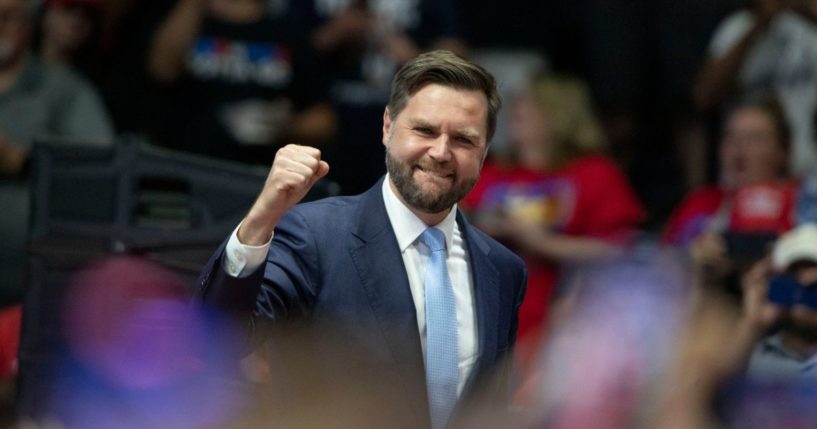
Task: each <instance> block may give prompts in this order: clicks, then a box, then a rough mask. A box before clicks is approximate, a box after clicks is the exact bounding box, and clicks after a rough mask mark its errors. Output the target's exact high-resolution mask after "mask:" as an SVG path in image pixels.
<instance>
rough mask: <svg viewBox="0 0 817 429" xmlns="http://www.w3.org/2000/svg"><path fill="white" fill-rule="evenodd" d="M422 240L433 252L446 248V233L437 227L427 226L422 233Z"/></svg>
mask: <svg viewBox="0 0 817 429" xmlns="http://www.w3.org/2000/svg"><path fill="white" fill-rule="evenodd" d="M420 241H422V242H423V244H425V245H426V246H428V248H429V249H431V251H432V252H437V251H440V250H445V234H443V232H442V231H440V230H439V229H437V228H434V227H431V228H426V230H425V231H423V233H422V234H420Z"/></svg>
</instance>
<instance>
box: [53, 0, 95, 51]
mask: <svg viewBox="0 0 817 429" xmlns="http://www.w3.org/2000/svg"><path fill="white" fill-rule="evenodd" d="M87 7H88V6H82V5H79V4H68V5H66V4H54V5H51V6H49V7H48V9H47V10H46V12H45V18H44V20H45V22H44V24H43V27H44V28H43V31H44V32H45V35H44V37H45V38H46V39H48V40H50V41H52V42H53V43H56V44H57V45H59V46H60V47H62V48H63V49H67V50H75V49H78V48H79V47H80V46H82V44H83V43H85V41H86V40H87V39H88V37H90V35H91V27H92V21H91V20H92V19H93V18H92V16H91V11H90V10H89V9H87Z"/></svg>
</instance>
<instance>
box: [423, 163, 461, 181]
mask: <svg viewBox="0 0 817 429" xmlns="http://www.w3.org/2000/svg"><path fill="white" fill-rule="evenodd" d="M414 169H415V170H416V171H420V172H422V173H423V174H425V175H426V176H429V177H433V178H436V179H444V180H453V178H454V173H452V172H449V171H439V170H428V169H425V168H423V167H421V166H419V165H417V166H415V167H414Z"/></svg>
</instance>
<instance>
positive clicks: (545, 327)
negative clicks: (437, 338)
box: [0, 0, 817, 428]
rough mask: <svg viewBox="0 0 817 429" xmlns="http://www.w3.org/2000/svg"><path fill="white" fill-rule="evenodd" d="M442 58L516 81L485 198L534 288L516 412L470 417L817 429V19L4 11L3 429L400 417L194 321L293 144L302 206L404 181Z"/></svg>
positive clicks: (573, 4) (73, 7)
mask: <svg viewBox="0 0 817 429" xmlns="http://www.w3.org/2000/svg"><path fill="white" fill-rule="evenodd" d="M437 48H442V49H449V50H452V51H454V52H456V53H458V54H460V55H463V56H466V57H468V58H470V59H472V60H474V61H476V62H477V63H479V64H481V65H482V66H483V67H485V68H486V69H488V70H489V71H490V72H491V73H493V74H494V75H495V76H496V77H497V79H498V83H499V90H500V92H501V94H502V96H503V100H504V108H503V110H502V112H501V114H500V117H499V121H498V128H497V133H496V136H495V137H494V140H493V142H492V143H491V146H490V153H489V156H488V159H487V160H486V162H485V166H484V168H483V174H482V177H481V179H480V181H479V183H478V184H477V185H476V187H475V188H474V190H473V191H472V193H471V194H470V195H468V196H467V197H466V199H465V200H463V201H462V202H461V204H460V208H461V209H462V210H463V211H464V212H465V213H466V214H467V216H469V218H470V219H471V220H472V221H473V222H474V223H475V224H476V225H477V226H479V227H480V228H481V229H483V230H484V231H486V232H487V233H489V234H491V235H492V236H494V237H496V238H497V239H498V240H500V241H502V242H503V243H505V244H506V245H507V246H509V247H510V248H511V249H513V250H514V251H515V252H517V253H518V254H520V255H521V256H522V257H523V258H524V259H525V261H526V263H527V265H528V270H529V277H530V278H529V284H528V293H527V296H526V299H525V302H524V304H523V307H522V309H521V312H520V331H519V340H518V345H517V350H516V352H517V353H516V356H515V358H514V359H515V362H514V365H515V366H516V367H517V368H518V371H519V377H518V380H519V383H518V386H517V387H516V390H515V394H514V399H513V406H512V408H511V413H510V414H507V413H501V414H491V413H490V412H487V411H480V410H483V409H487V410H490V409H491V407H484V408H480V407H478V406H475V407H474V409H473V412H472V413H471V414H472V415H471V417H472V418H471V420H468V417H467V416H468V415H469V413H468V412H465V413H464V415H465V416H466V420H464V421H465V422H466V423H465V426H466V427H554V428H556V427H558V428H562V427H564V428H585V427H587V428H591V427H610V428H615V427H660V426H661V425H664V426H672V427H679V428H683V427H706V426H707V425H712V426H713V427H717V426H718V425H720V426H726V427H764V428H765V427H786V428H796V427H813V426H814V422H815V421H817V416H815V415H814V412H813V411H808V410H810V409H812V408H813V407H811V408H809V407H808V406H806V405H807V404H809V403H813V401H812V399H813V398H814V394H815V393H814V387H813V386H812V385H811V382H812V381H813V380H814V378H813V377H814V375H815V374H817V369H815V368H817V354H815V353H817V319H815V317H817V316H815V314H817V313H814V312H815V311H817V298H815V297H813V295H817V294H815V290H817V278H815V277H814V269H815V267H816V266H817V238H815V236H814V231H813V229H812V227H813V224H814V223H815V222H817V143H815V134H814V129H815V125H816V123H817V109H816V108H815V107H817V1H814V0H754V1H752V0H573V1H569V2H566V1H552V0H539V1H532V0H506V1H502V2H498V1H488V0H474V1H465V0H368V1H367V0H151V1H134V0H39V1H36V0H0V378H2V382H0V402H2V407H3V408H2V409H0V417H2V418H0V426H2V425H14V424H16V425H19V426H20V427H29V426H33V427H97V426H99V427H174V428H180V427H243V426H247V427H259V425H262V426H263V425H264V424H268V425H272V426H275V423H274V422H275V421H278V422H286V424H285V425H284V426H285V427H347V426H348V427H353V426H354V427H366V426H371V427H388V426H389V424H388V422H389V421H390V420H389V419H390V418H397V417H395V416H390V415H389V406H388V403H389V401H393V400H397V399H396V398H397V397H399V392H395V391H394V390H393V389H394V387H393V386H381V385H378V383H377V377H376V374H357V373H354V374H342V375H343V376H340V375H338V374H337V373H335V372H332V370H331V369H327V366H326V362H323V361H322V360H321V359H312V358H311V355H310V351H312V350H313V348H312V347H314V344H313V342H328V343H329V344H330V345H331V347H333V348H336V351H337V352H338V353H346V352H349V350H352V347H350V346H349V345H346V344H342V342H338V341H337V340H336V339H334V340H329V339H328V338H326V336H325V333H307V334H304V335H303V336H298V335H292V334H281V333H278V334H279V335H283V336H284V337H285V338H284V339H281V340H280V341H282V342H283V343H284V344H285V346H282V345H280V344H278V345H275V344H266V345H264V346H262V347H260V348H258V349H256V352H255V353H254V354H252V355H251V356H250V357H248V358H244V359H243V360H242V361H241V363H240V364H239V363H236V359H237V358H236V356H241V355H243V354H244V352H245V351H246V350H247V348H246V345H245V344H240V343H241V338H242V335H243V334H242V332H241V331H242V330H241V326H234V325H233V323H232V322H231V321H228V320H225V318H224V317H225V316H223V315H216V314H209V313H207V311H206V310H205V309H200V308H198V307H196V306H190V305H188V304H187V302H188V301H189V299H190V297H191V296H192V293H193V291H194V288H195V284H194V283H195V278H196V276H197V274H198V271H199V269H200V267H201V266H202V265H203V263H204V262H205V261H206V260H207V258H208V257H209V255H210V253H211V252H212V251H213V250H214V249H215V247H216V246H217V245H218V244H219V243H220V242H221V240H223V239H224V238H225V237H226V236H227V234H228V233H229V232H230V231H231V230H232V229H233V228H234V227H235V225H236V224H237V222H238V221H240V219H241V218H242V216H243V214H244V212H245V210H247V208H248V207H249V206H250V204H251V203H252V201H253V199H254V197H255V195H256V193H257V192H258V191H259V190H260V188H261V185H262V184H263V180H264V178H265V176H266V173H267V169H268V167H269V165H270V163H271V161H272V159H273V156H274V154H275V151H276V150H277V149H278V148H280V147H281V146H282V145H284V144H287V143H291V142H296V143H300V144H308V145H312V146H316V147H318V148H320V149H321V150H322V154H323V157H324V158H325V159H326V160H327V161H328V162H329V164H330V165H331V171H330V173H329V176H328V177H327V178H326V179H325V180H323V181H321V182H320V183H319V184H318V185H317V186H316V187H315V188H314V189H313V191H312V193H311V194H310V195H309V196H308V197H307V198H308V199H315V198H321V197H325V196H331V195H349V194H356V193H359V192H361V191H363V190H365V189H367V188H368V187H369V186H371V185H372V184H373V183H374V182H375V181H376V180H377V179H378V178H379V177H381V176H382V175H383V174H384V173H385V165H384V155H385V154H384V150H383V146H382V143H381V129H382V115H383V108H384V106H385V104H386V102H387V100H388V95H389V84H390V80H391V78H392V76H393V73H394V72H395V71H396V69H397V68H398V67H399V66H400V64H401V63H403V62H405V61H406V60H408V59H409V58H412V57H414V56H415V55H417V54H418V53H420V52H423V51H426V50H430V49H437ZM293 329H295V328H293ZM276 331H277V329H276ZM282 331H286V329H283V330H282ZM272 336H273V337H275V336H276V335H272ZM303 337H306V338H309V339H310V340H308V341H307V340H304V339H303ZM328 337H331V335H329V336H328ZM282 350H287V351H286V352H284V351H282ZM293 350H294V351H293ZM321 350H323V351H325V349H323V348H322V349H321ZM305 356H307V357H310V358H305ZM329 367H330V368H331V365H330V366H329ZM340 372H342V371H340ZM350 380H354V381H350ZM285 390H289V391H290V392H292V391H295V392H297V394H295V395H292V396H291V397H290V396H289V395H287V394H284V393H282V392H284V391H285ZM316 392H320V393H321V395H317V394H316ZM316 398H317V399H316ZM486 400H487V401H491V399H486ZM809 401H811V402H809ZM492 402H495V401H492ZM327 403H332V404H334V406H326V404H327ZM350 410H354V411H350ZM362 410H368V412H364V411H362ZM372 410H377V412H374V411H372ZM318 411H320V412H318ZM500 415H501V416H502V417H501V419H502V420H501V421H497V420H496V419H500V417H499V416H500ZM599 422H604V423H603V424H602V423H599ZM277 427H281V426H277Z"/></svg>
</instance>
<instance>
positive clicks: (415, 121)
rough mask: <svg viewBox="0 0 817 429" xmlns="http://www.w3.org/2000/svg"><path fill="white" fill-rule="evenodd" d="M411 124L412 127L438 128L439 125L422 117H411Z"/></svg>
mask: <svg viewBox="0 0 817 429" xmlns="http://www.w3.org/2000/svg"><path fill="white" fill-rule="evenodd" d="M409 125H411V126H412V127H422V128H431V129H437V127H436V126H434V125H433V124H432V123H431V122H428V121H426V120H425V119H421V118H411V119H409Z"/></svg>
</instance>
